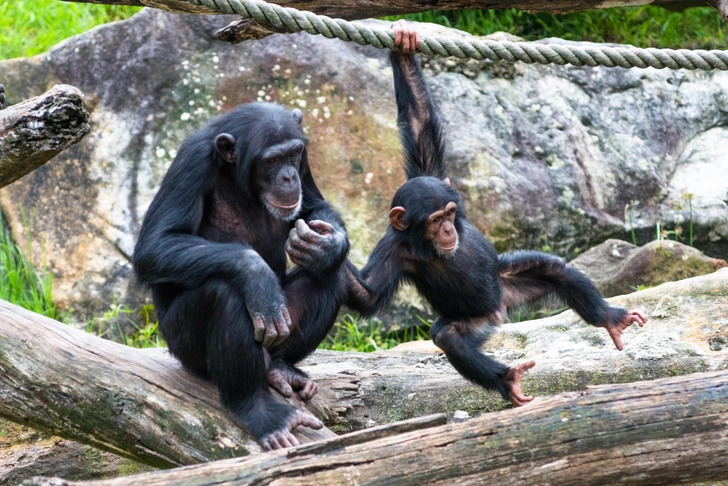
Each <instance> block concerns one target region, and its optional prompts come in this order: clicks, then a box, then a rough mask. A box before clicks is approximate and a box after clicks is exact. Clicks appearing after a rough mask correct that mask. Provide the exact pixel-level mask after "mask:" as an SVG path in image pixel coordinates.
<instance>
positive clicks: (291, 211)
mask: <svg viewBox="0 0 728 486" xmlns="http://www.w3.org/2000/svg"><path fill="white" fill-rule="evenodd" d="M265 207H266V209H268V212H269V213H271V214H272V215H273V216H276V217H278V218H281V219H286V220H290V219H293V218H295V217H296V215H297V214H298V212H299V211H300V210H301V193H299V194H298V199H297V200H296V202H294V203H290V204H288V203H283V202H281V201H278V200H276V199H275V198H272V197H266V198H265Z"/></svg>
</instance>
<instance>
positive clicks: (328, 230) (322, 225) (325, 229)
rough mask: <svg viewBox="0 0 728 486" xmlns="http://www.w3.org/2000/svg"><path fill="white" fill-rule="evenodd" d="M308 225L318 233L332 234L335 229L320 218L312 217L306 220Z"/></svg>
mask: <svg viewBox="0 0 728 486" xmlns="http://www.w3.org/2000/svg"><path fill="white" fill-rule="evenodd" d="M308 227H309V228H311V229H312V230H314V231H315V232H316V233H318V234H320V235H328V234H333V233H334V232H335V231H336V230H334V227H333V226H332V225H331V224H329V223H327V222H326V221H321V220H320V219H312V220H311V221H309V222H308Z"/></svg>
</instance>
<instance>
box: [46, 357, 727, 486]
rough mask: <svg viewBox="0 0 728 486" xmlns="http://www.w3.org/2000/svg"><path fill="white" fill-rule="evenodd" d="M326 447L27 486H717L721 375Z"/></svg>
mask: <svg viewBox="0 0 728 486" xmlns="http://www.w3.org/2000/svg"><path fill="white" fill-rule="evenodd" d="M336 442H338V444H336V445H333V446H332V447H331V448H328V447H326V446H327V444H328V443H324V444H312V445H307V446H301V447H299V448H296V449H293V450H288V451H277V452H273V453H269V454H261V455H257V456H254V457H251V458H236V459H230V460H224V461H218V462H214V463H210V464H203V465H197V466H191V467H187V468H183V469H174V470H170V471H160V472H155V473H150V474H144V475H139V476H131V477H126V478H117V479H113V480H108V481H94V482H85V483H72V482H68V483H65V482H58V481H57V480H56V482H50V483H48V482H45V481H46V480H44V479H37V480H36V481H35V482H34V483H33V484H39V485H40V484H67V485H68V486H73V485H79V486H81V485H86V486H125V485H137V484H144V485H147V486H166V485H172V484H175V485H177V484H185V485H197V486H202V485H213V484H214V485H221V484H230V485H233V484H240V485H242V484H258V485H264V484H286V485H317V486H319V485H338V484H358V485H364V484H387V485H400V484H402V485H404V484H408V485H412V484H428V485H449V484H453V483H454V482H457V484H465V485H469V484H473V485H475V484H490V483H496V482H497V483H498V484H501V485H509V484H514V485H515V484H558V485H563V486H569V485H580V486H588V485H597V484H616V483H619V484H629V485H652V486H655V485H662V484H676V483H684V482H697V481H710V480H720V479H725V478H728V461H726V457H728V370H724V371H717V372H708V373H697V374H692V375H685V376H681V377H677V378H666V379H660V380H655V381H650V382H636V383H628V384H623V385H605V386H596V387H591V388H589V389H588V390H587V391H586V392H583V393H565V394H561V395H558V396H553V397H550V398H546V399H537V400H536V401H534V402H533V403H531V404H529V405H527V406H525V407H521V408H518V409H512V410H506V411H502V412H496V413H492V414H487V415H483V416H482V417H479V418H476V419H471V420H469V421H466V422H464V423H459V424H449V425H444V426H440V427H434V428H428V429H425V430H418V431H414V432H408V433H404V434H401V435H398V436H394V437H385V438H382V439H377V440H374V441H370V442H366V443H360V444H353V445H352V444H348V443H347V442H346V438H345V437H339V438H337V439H334V440H333V441H332V442H331V444H335V443H336ZM323 452H325V453H323Z"/></svg>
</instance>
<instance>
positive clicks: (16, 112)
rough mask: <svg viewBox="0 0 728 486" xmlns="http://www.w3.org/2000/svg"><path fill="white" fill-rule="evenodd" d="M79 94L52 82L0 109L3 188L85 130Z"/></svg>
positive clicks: (87, 128) (84, 116)
mask: <svg viewBox="0 0 728 486" xmlns="http://www.w3.org/2000/svg"><path fill="white" fill-rule="evenodd" d="M85 102H86V101H85V98H84V96H83V94H82V93H81V92H80V91H79V90H78V89H76V88H74V87H73V86H68V85H56V86H54V87H53V89H51V90H50V91H48V92H47V93H45V94H43V95H41V96H38V97H36V98H32V99H29V100H26V101H23V102H21V103H18V104H16V105H13V106H10V107H8V108H6V109H4V110H2V111H0V187H5V186H7V185H8V184H10V183H11V182H14V181H16V180H18V179H20V178H21V177H23V176H24V175H26V174H28V173H29V172H32V171H34V170H35V169H37V168H38V167H40V166H41V165H43V164H45V163H46V162H48V161H49V160H51V159H52V158H53V157H55V156H56V155H58V154H59V153H60V152H61V151H62V150H64V149H66V148H68V147H70V146H71V145H73V144H75V143H77V142H78V141H79V140H81V139H82V138H83V136H84V135H86V134H87V133H88V131H89V129H90V128H89V124H88V116H89V115H88V112H87V111H86V108H85Z"/></svg>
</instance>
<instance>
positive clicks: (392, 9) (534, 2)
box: [65, 0, 725, 20]
mask: <svg viewBox="0 0 728 486" xmlns="http://www.w3.org/2000/svg"><path fill="white" fill-rule="evenodd" d="M65 1H72V2H79V3H100V4H107V5H134V6H138V7H153V8H160V9H163V10H167V11H170V12H184V13H195V14H208V13H213V14H214V13H217V12H212V11H210V10H208V9H207V8H205V7H198V6H196V5H192V4H189V3H186V2H184V1H180V0H65ZM721 2H722V3H721ZM272 3H276V4H278V5H281V6H283V7H292V8H295V9H298V10H308V11H310V12H314V13H317V14H321V15H327V16H329V17H338V18H342V19H346V20H354V19H363V18H369V17H381V16H384V15H401V14H408V13H416V12H425V11H429V10H462V9H491V10H500V9H504V8H518V9H521V10H526V11H529V12H551V13H567V12H578V11H583V10H593V9H598V8H611V7H637V6H640V5H645V4H646V3H648V4H649V3H653V4H655V5H661V6H663V7H666V8H670V9H674V10H681V9H684V8H688V7H704V6H707V5H710V6H713V7H716V8H717V7H719V6H724V5H723V3H725V2H724V1H723V0H710V1H708V2H705V1H699V0H655V1H652V2H650V1H645V0H551V1H549V0H494V1H492V2H488V3H485V2H482V1H480V0H443V1H434V2H422V1H418V0H395V1H382V0H366V1H360V0H343V1H337V2H326V1H322V0H277V1H275V2H272ZM719 3H720V5H719ZM722 11H723V9H721V12H722Z"/></svg>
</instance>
